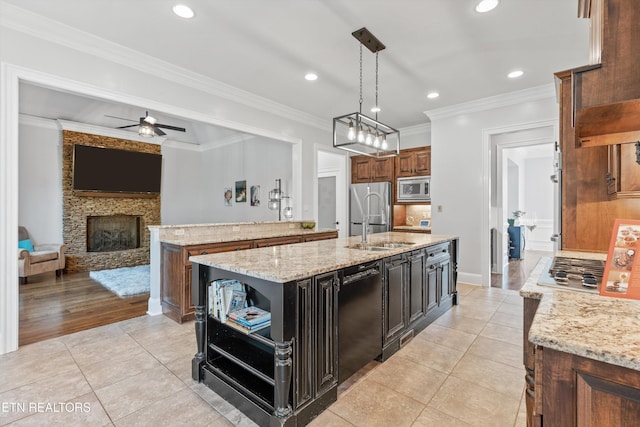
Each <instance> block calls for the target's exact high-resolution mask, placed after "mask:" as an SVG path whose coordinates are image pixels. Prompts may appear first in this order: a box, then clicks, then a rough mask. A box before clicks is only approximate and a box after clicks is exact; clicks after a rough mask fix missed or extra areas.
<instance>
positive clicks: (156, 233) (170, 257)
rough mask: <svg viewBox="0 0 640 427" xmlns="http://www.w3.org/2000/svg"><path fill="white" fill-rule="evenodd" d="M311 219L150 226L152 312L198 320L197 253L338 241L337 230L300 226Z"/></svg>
mask: <svg viewBox="0 0 640 427" xmlns="http://www.w3.org/2000/svg"><path fill="white" fill-rule="evenodd" d="M305 222H309V221H286V222H283V221H263V222H238V223H217V224H188V225H187V224H184V225H159V226H149V230H150V233H151V289H150V296H149V304H148V307H149V308H148V312H147V313H148V314H150V315H155V314H164V315H166V316H167V317H170V318H171V319H173V320H175V321H176V322H178V323H182V322H183V321H188V320H193V319H194V310H195V308H194V307H193V305H192V304H191V261H189V257H190V256H193V255H203V254H208V253H209V254H211V253H217V252H227V251H238V250H245V249H251V248H260V247H266V246H275V245H286V244H290V243H299V242H308V241H313V240H323V239H335V238H336V237H338V231H337V230H326V229H325V230H323V229H317V228H316V227H313V228H311V229H306V228H302V224H303V223H305Z"/></svg>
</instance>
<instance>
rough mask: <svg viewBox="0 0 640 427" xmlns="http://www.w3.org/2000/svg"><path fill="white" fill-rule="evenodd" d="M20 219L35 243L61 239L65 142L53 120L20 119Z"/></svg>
mask: <svg viewBox="0 0 640 427" xmlns="http://www.w3.org/2000/svg"><path fill="white" fill-rule="evenodd" d="M19 132H20V145H19V151H18V156H19V164H18V166H19V177H18V193H19V195H20V197H19V200H18V222H19V224H20V225H22V226H25V227H26V228H27V230H28V231H29V234H30V235H31V238H32V239H33V241H34V243H40V244H42V243H62V242H63V239H62V177H61V175H62V145H61V135H60V131H59V130H58V128H57V126H56V125H55V123H54V122H52V121H44V120H35V121H33V120H32V121H29V123H24V121H21V123H20V128H19Z"/></svg>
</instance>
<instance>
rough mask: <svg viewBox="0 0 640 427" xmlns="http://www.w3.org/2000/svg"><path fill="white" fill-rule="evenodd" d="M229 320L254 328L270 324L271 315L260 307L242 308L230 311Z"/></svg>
mask: <svg viewBox="0 0 640 427" xmlns="http://www.w3.org/2000/svg"><path fill="white" fill-rule="evenodd" d="M229 318H230V319H233V320H235V321H236V322H238V323H240V324H243V325H246V326H255V325H259V324H262V323H265V322H271V313H270V312H268V311H266V310H263V309H261V308H260V307H244V308H240V309H238V310H234V311H231V312H230V313H229Z"/></svg>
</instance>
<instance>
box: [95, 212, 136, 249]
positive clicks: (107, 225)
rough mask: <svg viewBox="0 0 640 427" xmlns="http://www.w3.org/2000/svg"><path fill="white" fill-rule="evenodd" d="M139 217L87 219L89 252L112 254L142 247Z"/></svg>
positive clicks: (105, 216)
mask: <svg viewBox="0 0 640 427" xmlns="http://www.w3.org/2000/svg"><path fill="white" fill-rule="evenodd" d="M141 219H142V218H141V217H140V216H138V215H101V216H88V217H87V252H110V251H123V250H127V249H136V248H139V247H140V224H141Z"/></svg>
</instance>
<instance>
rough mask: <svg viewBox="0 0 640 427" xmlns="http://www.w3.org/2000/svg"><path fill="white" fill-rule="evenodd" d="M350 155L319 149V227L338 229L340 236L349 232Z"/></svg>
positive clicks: (317, 164)
mask: <svg viewBox="0 0 640 427" xmlns="http://www.w3.org/2000/svg"><path fill="white" fill-rule="evenodd" d="M347 160H348V157H347V156H345V155H342V154H337V153H332V152H329V151H324V150H320V149H319V150H317V159H316V168H317V171H318V172H317V174H318V175H317V180H318V184H317V186H316V188H317V197H316V200H317V203H316V209H317V211H316V218H318V228H323V229H336V230H338V237H346V236H347V235H348V234H347V228H346V227H347V179H346V176H347V174H346V163H347Z"/></svg>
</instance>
